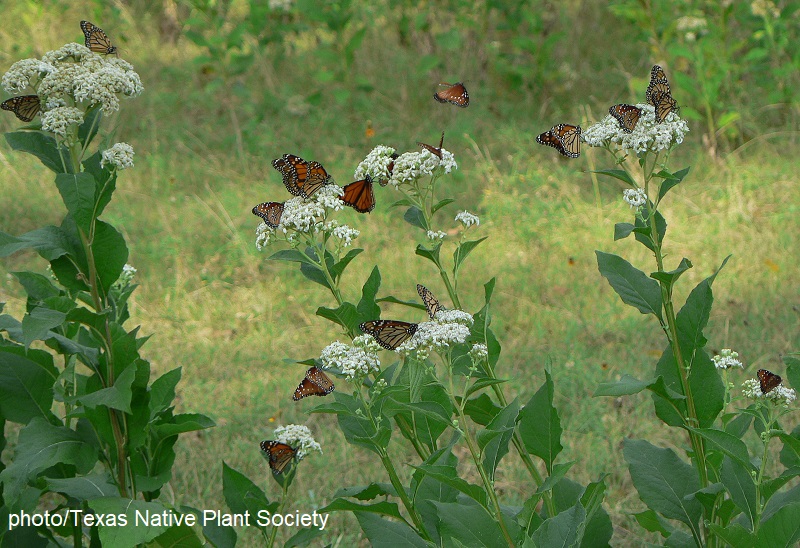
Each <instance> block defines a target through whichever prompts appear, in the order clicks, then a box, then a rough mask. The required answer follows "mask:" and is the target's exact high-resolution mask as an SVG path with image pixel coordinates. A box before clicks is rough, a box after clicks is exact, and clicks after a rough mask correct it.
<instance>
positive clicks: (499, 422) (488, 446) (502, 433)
mask: <svg viewBox="0 0 800 548" xmlns="http://www.w3.org/2000/svg"><path fill="white" fill-rule="evenodd" d="M518 415H519V402H518V401H517V399H514V401H512V402H511V403H509V404H508V405H507V406H506V407H505V409H503V410H502V411H501V412H500V413H498V414H497V415H495V417H494V418H493V419H492V422H490V423H489V424H488V425H486V429H485V430H480V431H478V446H479V447H480V449H481V452H482V454H483V467H484V469H485V470H486V473H487V475H488V476H489V479H490V480H492V481H494V473H495V470H497V466H498V465H499V464H500V460H501V459H502V458H503V457H504V456H505V455H506V454H507V453H508V444H509V443H510V442H511V438H512V437H513V436H514V425H515V423H516V421H517V417H518ZM483 432H488V433H491V434H492V435H491V439H486V440H485V441H482V440H481V433H483Z"/></svg>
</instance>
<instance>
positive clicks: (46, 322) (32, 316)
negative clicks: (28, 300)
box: [22, 306, 67, 348]
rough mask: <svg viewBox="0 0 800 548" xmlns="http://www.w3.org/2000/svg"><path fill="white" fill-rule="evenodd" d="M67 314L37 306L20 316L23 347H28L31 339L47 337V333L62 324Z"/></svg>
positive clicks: (37, 339) (38, 339) (44, 338)
mask: <svg viewBox="0 0 800 548" xmlns="http://www.w3.org/2000/svg"><path fill="white" fill-rule="evenodd" d="M66 317H67V315H66V314H64V313H63V312H59V311H58V310H50V309H49V308H45V307H43V306H37V307H36V308H34V309H33V310H31V311H30V313H28V314H25V316H24V317H23V318H22V337H23V341H24V343H25V348H29V347H30V345H31V343H32V342H33V341H40V340H46V339H48V338H49V337H48V333H50V330H51V329H53V328H54V327H57V326H59V325H61V324H62V322H63V321H64V318H66Z"/></svg>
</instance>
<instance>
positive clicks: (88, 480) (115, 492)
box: [45, 472, 119, 500]
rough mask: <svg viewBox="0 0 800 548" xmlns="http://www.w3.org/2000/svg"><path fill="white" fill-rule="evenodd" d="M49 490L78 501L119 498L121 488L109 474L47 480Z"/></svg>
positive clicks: (102, 473)
mask: <svg viewBox="0 0 800 548" xmlns="http://www.w3.org/2000/svg"><path fill="white" fill-rule="evenodd" d="M45 484H46V485H47V490H48V491H52V492H53V493H62V494H64V495H67V496H69V497H72V498H74V499H76V500H89V499H96V498H100V497H115V496H119V488H118V487H117V485H116V483H115V482H114V479H113V478H112V477H111V476H110V475H109V474H108V472H101V473H97V474H92V475H89V476H78V477H75V478H64V479H57V478H46V479H45Z"/></svg>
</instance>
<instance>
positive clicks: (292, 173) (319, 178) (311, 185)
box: [272, 154, 331, 198]
mask: <svg viewBox="0 0 800 548" xmlns="http://www.w3.org/2000/svg"><path fill="white" fill-rule="evenodd" d="M272 167H274V168H275V169H277V170H278V171H280V173H281V175H282V176H283V184H284V185H285V186H286V190H288V191H289V192H290V193H292V194H293V195H294V196H302V197H303V198H310V197H311V196H312V195H313V194H314V193H315V192H316V191H318V190H319V189H321V188H322V187H323V186H325V185H327V184H329V183H330V182H331V176H330V175H328V172H327V171H325V168H324V167H322V165H321V164H320V163H319V162H306V161H305V160H303V159H302V158H300V157H299V156H295V155H294V154H284V155H283V156H282V157H280V158H278V159H276V160H273V161H272Z"/></svg>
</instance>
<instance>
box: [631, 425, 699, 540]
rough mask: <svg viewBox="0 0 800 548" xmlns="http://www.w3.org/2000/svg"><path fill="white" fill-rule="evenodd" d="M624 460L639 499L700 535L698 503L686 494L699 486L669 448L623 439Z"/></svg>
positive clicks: (690, 467) (697, 481) (693, 476)
mask: <svg viewBox="0 0 800 548" xmlns="http://www.w3.org/2000/svg"><path fill="white" fill-rule="evenodd" d="M623 455H624V457H625V461H626V462H627V463H628V469H629V471H630V474H631V479H632V480H633V485H634V486H635V487H636V490H637V491H638V492H639V498H641V499H642V501H643V502H644V503H645V504H646V505H647V506H648V507H649V508H651V509H653V510H655V511H656V512H658V513H660V514H661V515H663V516H664V517H666V518H669V519H677V520H679V521H681V522H683V523H685V524H686V525H688V526H689V527H691V528H692V529H694V530H695V532H696V533H697V534H698V535H700V531H699V529H698V521H699V519H700V515H701V512H702V509H701V506H700V503H699V502H698V501H697V500H695V499H694V498H691V497H689V498H687V495H690V494H692V493H694V492H695V491H697V490H699V489H700V482H699V480H698V479H697V473H696V472H695V470H694V468H692V466H691V465H689V464H686V463H685V462H683V461H682V460H681V459H680V458H679V457H678V456H677V455H676V454H675V452H674V451H672V450H671V449H660V448H658V447H656V446H654V445H651V444H650V443H649V442H647V441H645V440H631V439H626V440H625V446H624V449H623Z"/></svg>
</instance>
